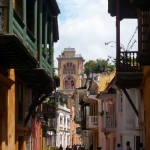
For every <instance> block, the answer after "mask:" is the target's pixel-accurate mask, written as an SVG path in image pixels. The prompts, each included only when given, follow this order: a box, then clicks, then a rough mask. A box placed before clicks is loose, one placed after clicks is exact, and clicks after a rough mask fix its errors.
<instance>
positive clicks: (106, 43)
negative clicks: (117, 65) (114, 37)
mask: <svg viewBox="0 0 150 150" xmlns="http://www.w3.org/2000/svg"><path fill="white" fill-rule="evenodd" d="M110 43H116V41H109V42H105V45H108V44H110ZM120 49H123V50H124V51H126V49H125V47H124V45H123V44H121V43H120Z"/></svg>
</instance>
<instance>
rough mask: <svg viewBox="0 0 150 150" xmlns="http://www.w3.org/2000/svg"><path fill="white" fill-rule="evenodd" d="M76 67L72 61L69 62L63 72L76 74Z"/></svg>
mask: <svg viewBox="0 0 150 150" xmlns="http://www.w3.org/2000/svg"><path fill="white" fill-rule="evenodd" d="M75 73H76V67H75V65H74V64H73V63H72V62H67V63H66V64H65V65H64V67H63V74H75Z"/></svg>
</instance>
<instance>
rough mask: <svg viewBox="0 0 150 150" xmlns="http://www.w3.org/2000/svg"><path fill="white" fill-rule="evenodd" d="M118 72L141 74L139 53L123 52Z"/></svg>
mask: <svg viewBox="0 0 150 150" xmlns="http://www.w3.org/2000/svg"><path fill="white" fill-rule="evenodd" d="M117 61H119V63H118V64H119V66H118V67H119V68H117V70H118V72H141V71H142V67H141V65H140V64H139V63H138V62H137V51H123V52H120V60H117Z"/></svg>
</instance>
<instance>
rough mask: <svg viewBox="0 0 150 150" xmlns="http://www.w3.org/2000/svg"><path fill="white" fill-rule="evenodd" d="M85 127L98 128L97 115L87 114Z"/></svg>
mask: <svg viewBox="0 0 150 150" xmlns="http://www.w3.org/2000/svg"><path fill="white" fill-rule="evenodd" d="M86 128H87V129H97V128H98V116H88V117H87V119H86Z"/></svg>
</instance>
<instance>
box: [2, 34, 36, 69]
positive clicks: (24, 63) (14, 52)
mask: <svg viewBox="0 0 150 150" xmlns="http://www.w3.org/2000/svg"><path fill="white" fill-rule="evenodd" d="M0 63H1V64H3V65H4V66H5V67H6V68H35V67H36V65H37V61H36V59H35V58H34V57H33V56H32V54H31V53H30V52H29V51H28V50H27V48H26V47H25V46H24V45H23V43H22V42H21V41H20V40H19V39H18V38H17V37H16V36H14V35H9V34H8V35H0Z"/></svg>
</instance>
